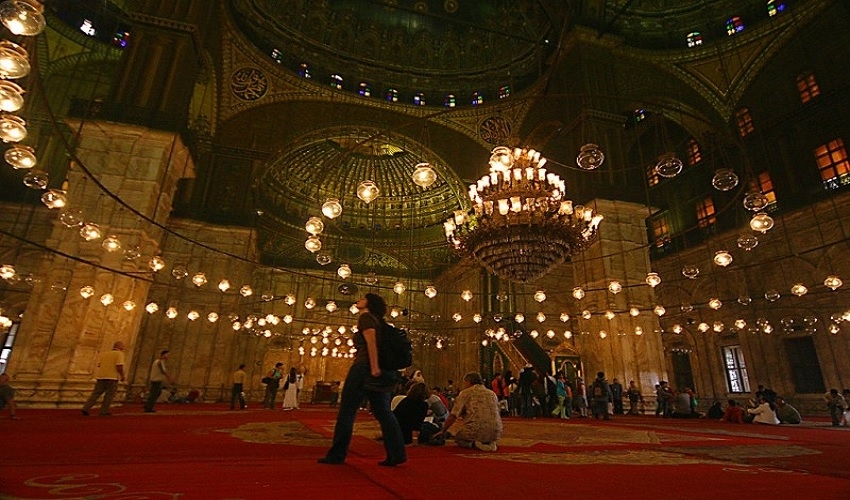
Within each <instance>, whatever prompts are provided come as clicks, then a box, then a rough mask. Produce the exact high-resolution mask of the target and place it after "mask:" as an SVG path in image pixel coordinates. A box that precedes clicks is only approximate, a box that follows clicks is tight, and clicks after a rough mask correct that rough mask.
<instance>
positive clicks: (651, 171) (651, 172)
mask: <svg viewBox="0 0 850 500" xmlns="http://www.w3.org/2000/svg"><path fill="white" fill-rule="evenodd" d="M659 182H661V177H660V176H659V175H658V172H657V171H656V170H655V163H654V162H653V163H650V164H649V165H648V166H647V167H646V185H647V186H649V187H652V186H655V185H657V184H658V183H659Z"/></svg>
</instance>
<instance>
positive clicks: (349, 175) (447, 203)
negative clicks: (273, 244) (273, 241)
mask: <svg viewBox="0 0 850 500" xmlns="http://www.w3.org/2000/svg"><path fill="white" fill-rule="evenodd" d="M423 162H427V163H429V164H430V165H431V167H432V168H433V170H434V171H435V173H436V177H437V179H436V181H435V182H434V183H433V184H432V185H431V186H429V187H427V188H423V187H421V186H418V185H416V184H415V183H414V182H413V179H412V174H413V172H414V170H415V169H416V166H417V165H418V164H420V163H423ZM366 180H370V181H373V182H374V183H375V184H376V185H377V187H378V189H379V190H380V195H379V196H378V198H377V199H375V200H374V201H372V202H371V203H365V202H364V201H362V200H361V199H359V198H358V197H357V187H358V185H359V184H360V183H361V182H363V181H366ZM257 185H258V195H257V201H258V207H259V208H260V209H261V210H262V211H263V212H264V213H265V214H266V216H264V220H265V221H266V222H265V224H271V223H272V221H274V222H273V223H274V224H275V227H273V228H272V227H269V229H272V230H274V231H284V232H287V233H289V234H291V235H293V237H297V238H302V236H303V237H304V238H306V236H307V233H306V232H305V229H304V225H305V223H306V221H307V220H308V219H309V218H310V217H322V211H321V209H322V204H323V203H325V202H326V201H327V200H329V199H332V198H333V199H337V200H339V201H340V203H341V205H342V214H341V215H340V216H339V217H336V218H334V219H328V218H324V217H322V220H323V221H324V227H325V230H324V233H323V234H322V235H321V239H322V242H323V247H322V248H323V249H326V250H330V251H331V252H333V253H334V254H335V255H334V260H335V261H339V260H342V259H345V260H347V261H349V262H357V261H363V260H367V259H373V260H375V259H380V260H382V261H384V262H393V263H392V264H388V265H389V266H391V267H399V266H400V267H403V268H407V269H422V268H423V267H427V266H430V265H432V264H436V263H438V262H439V263H443V264H444V263H445V262H446V257H445V255H446V253H447V252H446V249H445V247H446V245H445V237H444V235H443V229H442V222H443V220H444V219H445V218H446V217H447V216H448V214H450V213H452V212H453V211H454V210H456V209H457V208H458V207H460V206H461V205H462V204H464V203H466V202H465V200H464V199H463V196H460V195H459V194H462V193H464V192H465V189H466V188H465V187H464V185H463V183H462V182H461V180H460V179H459V178H458V177H457V176H456V175H455V174H454V173H453V172H452V171H451V169H449V168H448V167H446V166H445V164H444V163H443V162H442V161H441V160H440V158H438V157H437V156H436V155H435V154H434V153H433V152H432V151H430V150H429V149H428V148H427V147H425V146H423V145H421V144H419V143H418V142H416V141H414V140H412V139H410V138H407V137H405V136H401V135H397V134H392V133H388V132H386V131H381V130H379V129H375V128H370V127H339V128H333V129H322V130H319V131H316V132H313V133H311V134H307V135H305V136H302V137H299V138H298V139H296V140H295V141H293V142H292V143H291V144H289V145H287V146H286V147H284V148H283V149H282V153H280V154H279V155H277V156H276V157H274V158H273V159H272V160H271V161H269V162H268V163H267V164H266V166H265V170H264V171H263V172H261V173H260V176H259V179H258V183H257ZM366 249H368V251H367V250H366ZM300 252H302V253H303V254H304V255H300V254H299V255H290V256H289V257H290V258H292V259H296V260H303V261H309V260H311V259H312V257H311V256H310V253H309V252H308V251H307V250H306V249H303V250H300ZM435 252H436V253H438V254H439V255H435ZM379 254H382V255H383V257H380V256H379ZM426 261H428V262H426Z"/></svg>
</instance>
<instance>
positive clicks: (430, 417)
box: [419, 387, 449, 446]
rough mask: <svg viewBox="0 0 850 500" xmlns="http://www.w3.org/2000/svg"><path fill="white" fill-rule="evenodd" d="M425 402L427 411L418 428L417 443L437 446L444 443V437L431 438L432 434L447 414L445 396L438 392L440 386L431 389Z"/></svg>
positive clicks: (440, 425) (437, 430) (436, 430)
mask: <svg viewBox="0 0 850 500" xmlns="http://www.w3.org/2000/svg"><path fill="white" fill-rule="evenodd" d="M425 402H426V403H428V413H427V415H426V417H425V421H424V422H422V427H421V428H420V429H419V444H431V445H437V446H439V445H442V444H445V443H446V441H445V439H442V440H435V439H432V436H433V435H434V434H436V433H437V432H439V431H440V429H441V428H442V427H443V422H445V421H446V417H447V416H448V415H449V410H448V406H447V405H446V401H445V397H444V396H443V395H442V394H440V388H439V387H434V389H433V390H432V391H431V396H429V397H428V399H426V400H425Z"/></svg>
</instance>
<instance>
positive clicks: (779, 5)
mask: <svg viewBox="0 0 850 500" xmlns="http://www.w3.org/2000/svg"><path fill="white" fill-rule="evenodd" d="M783 12H785V2H783V1H782V0H767V15H768V16H770V17H773V16H775V15H777V14H781V13H783Z"/></svg>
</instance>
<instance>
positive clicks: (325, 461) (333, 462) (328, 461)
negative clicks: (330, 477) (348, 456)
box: [316, 457, 342, 465]
mask: <svg viewBox="0 0 850 500" xmlns="http://www.w3.org/2000/svg"><path fill="white" fill-rule="evenodd" d="M316 462H319V463H320V464H327V465H342V461H337V460H331V459H330V458H328V457H322V458H320V459H318V460H316Z"/></svg>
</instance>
